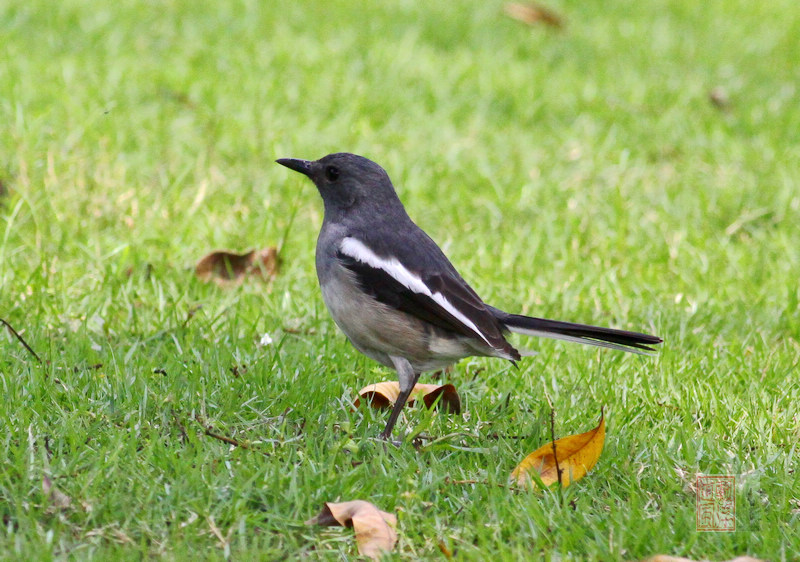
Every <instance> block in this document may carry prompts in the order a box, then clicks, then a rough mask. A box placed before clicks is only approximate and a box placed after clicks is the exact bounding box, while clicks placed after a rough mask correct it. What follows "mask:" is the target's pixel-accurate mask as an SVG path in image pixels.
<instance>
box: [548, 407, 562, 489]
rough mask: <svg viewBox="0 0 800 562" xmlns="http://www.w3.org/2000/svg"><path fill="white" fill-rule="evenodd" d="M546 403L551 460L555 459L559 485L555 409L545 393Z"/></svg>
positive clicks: (559, 468)
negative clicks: (551, 449) (548, 417)
mask: <svg viewBox="0 0 800 562" xmlns="http://www.w3.org/2000/svg"><path fill="white" fill-rule="evenodd" d="M545 397H546V398H547V403H548V404H549V405H550V442H551V443H552V444H553V460H555V461H556V474H558V485H559V486H561V485H562V483H561V467H560V466H558V452H557V451H556V409H555V408H554V407H553V402H552V401H551V400H550V395H549V394H547V393H545Z"/></svg>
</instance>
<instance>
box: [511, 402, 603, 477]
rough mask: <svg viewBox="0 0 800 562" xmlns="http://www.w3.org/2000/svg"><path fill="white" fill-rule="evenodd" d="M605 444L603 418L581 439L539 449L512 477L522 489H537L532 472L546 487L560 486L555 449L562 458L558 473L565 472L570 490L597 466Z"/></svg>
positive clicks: (573, 438) (525, 459) (571, 437)
mask: <svg viewBox="0 0 800 562" xmlns="http://www.w3.org/2000/svg"><path fill="white" fill-rule="evenodd" d="M605 440H606V421H605V417H604V416H603V415H602V414H601V415H600V424H599V425H598V426H597V427H595V428H594V429H593V430H591V431H587V432H586V433H581V434H579V435H570V436H568V437H562V438H561V439H557V440H556V441H555V442H552V441H551V442H550V443H547V444H546V445H542V446H541V447H539V448H538V449H536V450H535V451H534V452H532V453H531V454H530V455H528V456H527V457H525V458H524V459H523V461H522V462H521V463H519V465H517V468H515V469H514V470H513V472H512V473H511V478H513V479H514V480H515V481H516V482H517V483H518V484H519V485H520V486H523V487H524V486H530V487H532V488H536V487H537V484H536V482H535V481H534V480H533V479H532V478H531V476H530V474H529V473H530V472H535V473H537V474H538V475H539V478H541V480H542V483H543V484H544V485H545V486H550V485H552V484H553V483H555V482H558V481H559V478H558V470H557V468H556V457H555V456H554V455H553V447H554V446H555V451H556V455H558V469H560V470H561V484H562V485H563V486H569V484H570V483H572V482H575V481H577V480H580V479H581V478H583V477H584V476H585V475H586V473H587V472H589V471H590V470H591V469H592V467H593V466H594V465H595V463H597V459H599V458H600V453H601V452H602V451H603V443H604V442H605Z"/></svg>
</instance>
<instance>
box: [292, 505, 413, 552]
mask: <svg viewBox="0 0 800 562" xmlns="http://www.w3.org/2000/svg"><path fill="white" fill-rule="evenodd" d="M306 525H322V526H324V527H329V526H333V525H341V526H342V527H352V528H353V530H354V531H355V533H356V544H357V545H358V553H359V554H360V555H362V556H367V557H369V558H372V559H373V560H377V559H379V558H380V557H381V554H383V553H384V552H390V551H391V550H392V549H393V548H394V545H395V544H396V543H397V532H396V531H395V530H394V528H395V527H396V526H397V516H395V515H394V514H392V513H386V512H385V511H380V510H379V509H378V508H377V507H375V506H374V505H373V504H371V503H369V502H367V501H363V500H354V501H349V502H341V503H333V502H325V506H324V507H323V508H322V511H321V512H320V513H319V515H317V516H316V517H312V518H311V519H309V520H308V521H306Z"/></svg>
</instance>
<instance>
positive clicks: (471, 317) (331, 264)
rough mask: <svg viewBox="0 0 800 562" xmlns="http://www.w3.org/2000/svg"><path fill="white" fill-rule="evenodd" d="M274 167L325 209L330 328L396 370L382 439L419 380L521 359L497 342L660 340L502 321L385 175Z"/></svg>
mask: <svg viewBox="0 0 800 562" xmlns="http://www.w3.org/2000/svg"><path fill="white" fill-rule="evenodd" d="M277 162H278V164H281V165H283V166H286V167H287V168H289V169H291V170H294V171H296V172H300V173H301V174H304V175H306V176H308V177H309V178H310V179H311V181H313V182H314V184H315V185H316V186H317V189H318V190H319V193H320V195H321V196H322V201H323V203H324V206H325V215H324V219H323V222H322V230H321V231H320V233H319V238H318V239H317V251H316V266H317V276H318V278H319V284H320V287H321V289H322V298H323V300H324V301H325V304H326V305H327V307H328V310H329V311H330V313H331V316H333V320H334V322H336V324H337V325H338V326H339V328H341V330H342V331H343V332H344V333H345V335H346V336H347V337H348V339H349V340H350V342H351V343H352V344H353V345H354V346H355V347H356V349H358V350H359V351H360V352H362V353H363V354H365V355H367V356H368V357H371V358H372V359H374V360H376V361H377V362H379V363H382V364H383V365H386V366H387V367H392V368H393V369H395V370H396V371H397V376H398V378H399V380H400V396H399V397H398V399H397V401H396V402H395V404H394V408H393V409H392V413H391V415H390V416H389V421H388V422H387V424H386V428H385V429H384V430H383V432H382V433H381V437H383V438H384V439H390V438H391V435H392V429H393V428H394V425H395V422H396V421H397V418H398V416H399V415H400V411H401V410H402V409H403V406H404V405H405V403H406V400H407V399H408V397H409V395H410V394H411V391H412V389H413V388H414V385H415V384H416V383H417V380H418V379H419V375H420V373H422V372H423V371H430V370H434V369H441V368H443V367H446V366H448V365H450V364H452V363H455V362H456V361H458V360H460V359H463V358H465V357H469V356H472V355H479V356H487V357H500V358H503V359H508V360H509V361H516V360H518V359H520V353H519V351H517V350H516V349H515V348H514V347H513V346H512V345H511V344H510V343H508V341H506V338H505V334H506V333H507V332H509V331H510V332H516V333H519V334H524V335H528V336H543V337H546V338H555V339H560V340H567V341H572V342H578V343H583V344H589V345H596V346H601V347H609V348H612V349H618V350H621V351H630V352H633V353H648V352H652V351H654V350H653V349H652V348H651V347H649V346H650V345H655V344H658V343H661V341H662V340H661V338H659V337H657V336H650V335H647V334H640V333H637V332H628V331H625V330H614V329H610V328H598V327H595V326H586V325H583V324H573V323H571V322H559V321H556V320H545V319H543V318H532V317H528V316H520V315H517V314H509V313H508V312H503V311H502V310H499V309H497V308H494V307H492V306H489V305H488V304H486V303H484V302H483V301H482V300H481V298H480V297H479V296H478V295H477V293H475V291H473V290H472V288H471V287H470V286H469V285H468V284H467V282H466V281H464V280H463V279H462V278H461V276H460V275H459V274H458V271H456V269H455V268H454V267H453V265H452V264H451V263H450V261H449V260H448V259H447V257H446V256H445V255H444V253H443V252H442V250H441V249H439V246H437V245H436V243H435V242H434V241H433V240H431V238H430V237H429V236H428V235H427V234H425V232H423V231H422V229H421V228H419V227H418V226H417V225H416V224H414V222H413V221H412V220H411V219H410V218H409V216H408V214H406V210H405V208H403V204H402V203H401V202H400V199H399V198H398V197H397V194H396V193H395V190H394V186H393V185H392V182H391V180H390V179H389V176H388V175H387V174H386V171H384V169H383V168H381V167H380V166H379V165H377V164H376V163H375V162H372V161H371V160H368V159H366V158H364V157H362V156H356V155H355V154H348V153H338V154H330V155H328V156H325V157H324V158H321V159H320V160H316V161H308V160H297V159H294V158H282V159H280V160H278V161H277Z"/></svg>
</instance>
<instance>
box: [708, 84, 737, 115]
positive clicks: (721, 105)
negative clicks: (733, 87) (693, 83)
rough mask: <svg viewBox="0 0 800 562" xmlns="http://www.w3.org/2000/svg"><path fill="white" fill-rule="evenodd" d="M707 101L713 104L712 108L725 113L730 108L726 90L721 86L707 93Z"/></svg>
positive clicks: (729, 99)
mask: <svg viewBox="0 0 800 562" xmlns="http://www.w3.org/2000/svg"><path fill="white" fill-rule="evenodd" d="M708 99H709V101H711V103H712V104H714V107H716V108H717V109H721V110H723V111H727V110H729V109H730V108H731V98H730V96H729V95H728V92H727V90H725V88H723V87H722V86H715V87H713V88H711V91H710V92H708Z"/></svg>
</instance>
